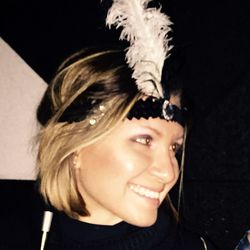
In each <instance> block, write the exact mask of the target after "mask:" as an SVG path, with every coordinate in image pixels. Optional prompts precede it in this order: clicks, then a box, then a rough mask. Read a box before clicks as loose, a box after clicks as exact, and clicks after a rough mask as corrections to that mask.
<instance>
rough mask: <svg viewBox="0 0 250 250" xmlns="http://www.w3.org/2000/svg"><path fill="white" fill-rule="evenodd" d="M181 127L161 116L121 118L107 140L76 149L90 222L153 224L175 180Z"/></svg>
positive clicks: (181, 138)
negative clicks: (122, 119)
mask: <svg viewBox="0 0 250 250" xmlns="http://www.w3.org/2000/svg"><path fill="white" fill-rule="evenodd" d="M183 133H184V131H183V128H182V126H180V125H179V124H178V123H176V122H167V121H165V120H163V119H160V118H154V119H152V118H150V119H148V120H147V119H140V120H137V119H132V120H128V119H126V120H125V121H123V122H121V123H120V124H119V125H118V126H117V127H116V129H115V130H113V131H112V132H111V133H110V134H109V135H107V136H106V137H105V138H103V139H101V140H100V141H98V142H97V143H95V144H93V145H91V146H88V147H86V148H83V149H81V150H80V151H79V152H78V158H77V167H76V179H77V185H78V188H79V191H80V193H81V195H82V197H83V199H84V201H85V203H86V207H87V210H88V211H89V213H90V216H87V217H80V218H79V219H80V220H82V221H85V222H88V223H93V224H103V225H113V224H116V223H118V222H120V221H126V222H128V223H130V224H133V225H136V226H142V227H144V226H150V225H152V224H153V223H154V222H155V221H156V218H157V210H158V207H159V205H160V204H161V203H162V201H163V200H164V198H165V197H166V195H167V193H168V192H169V190H170V189H171V188H172V187H173V185H174V184H175V183H176V181H177V179H178V175H179V167H178V163H177V160H176V157H175V154H176V150H177V149H178V148H179V147H180V146H181V145H182V143H183Z"/></svg>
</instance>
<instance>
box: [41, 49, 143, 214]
mask: <svg viewBox="0 0 250 250" xmlns="http://www.w3.org/2000/svg"><path fill="white" fill-rule="evenodd" d="M138 98H140V94H139V92H138V90H137V88H136V85H135V83H134V80H133V79H132V78H131V72H130V69H129V68H128V67H127V64H126V63H125V61H124V54H123V52H122V51H117V50H106V51H98V52H94V53H93V52H92V51H89V50H87V51H82V52H79V53H77V54H75V55H74V56H72V57H70V58H68V59H67V60H66V61H65V62H64V63H63V64H62V65H61V67H59V71H58V72H57V74H56V75H55V77H54V79H53V81H52V82H51V84H50V85H49V87H48V89H47V91H46V93H45V96H44V98H43V101H42V102H41V105H40V107H39V110H40V112H43V106H44V105H46V106H47V107H49V115H48V116H49V117H47V118H46V121H44V127H43V128H42V129H41V131H40V133H39V136H38V140H39V149H38V157H37V166H38V169H39V180H40V192H41V194H42V196H43V197H44V199H45V201H47V202H48V203H50V204H51V205H53V206H54V207H55V208H56V209H58V210H59V211H64V212H65V213H66V214H68V215H69V216H70V217H73V218H76V217H78V215H86V214H88V212H87V211H86V207H85V203H84V200H83V198H82V197H81V195H80V193H79V191H78V189H77V185H76V181H75V177H74V172H73V169H72V165H73V155H74V152H76V151H77V150H78V149H80V148H83V147H86V146H88V145H90V144H92V143H94V142H95V141H97V140H99V139H100V138H102V137H103V136H105V135H106V134H108V133H110V131H112V129H114V128H115V126H116V125H117V124H118V123H119V122H120V121H122V120H123V119H124V118H125V117H126V116H127V114H128V112H129V110H130V109H131V108H132V106H133V105H134V103H135V102H136V101H137V100H138ZM79 99H85V100H87V101H88V102H89V103H91V105H90V106H86V110H83V108H82V107H81V108H80V109H79V110H77V112H80V117H78V118H79V121H77V122H68V121H63V122H61V121H60V118H61V117H62V116H63V115H64V113H65V112H67V109H68V108H70V107H71V106H72V105H74V103H75V102H78V101H79ZM95 103H96V104H95ZM100 105H103V106H104V107H105V113H104V115H100V114H98V106H100ZM77 115H78V116H79V114H77ZM38 116H39V113H38ZM81 116H82V117H81ZM93 117H94V119H97V122H96V123H95V124H94V125H91V124H90V119H92V118H93Z"/></svg>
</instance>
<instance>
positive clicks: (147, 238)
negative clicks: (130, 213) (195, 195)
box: [0, 196, 214, 250]
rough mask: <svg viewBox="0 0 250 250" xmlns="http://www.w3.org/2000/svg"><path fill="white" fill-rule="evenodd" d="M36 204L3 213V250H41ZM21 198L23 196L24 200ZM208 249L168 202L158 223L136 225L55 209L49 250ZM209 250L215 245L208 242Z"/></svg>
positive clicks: (38, 202) (0, 249) (41, 208)
mask: <svg viewBox="0 0 250 250" xmlns="http://www.w3.org/2000/svg"><path fill="white" fill-rule="evenodd" d="M31 198H32V201H33V202H34V204H35V205H34V204H30V205H29V207H26V209H24V210H23V209H22V206H23V204H21V203H20V204H19V205H18V206H16V207H13V210H12V211H6V213H5V214H4V215H3V214H2V216H1V220H0V221H1V223H0V250H39V249H40V242H41V226H42V217H43V211H44V206H43V204H42V201H41V200H40V199H37V198H35V197H33V196H32V197H31ZM20 200H21V199H20ZM130 249H131V250H163V249H164V250H205V249H206V248H205V247H204V245H203V242H202V240H201V239H200V237H199V236H197V235H196V234H193V233H190V232H188V231H186V230H184V229H182V228H181V227H180V226H179V225H178V224H177V223H176V221H175V219H174V218H173V216H172V215H171V212H170V211H169V209H168V207H167V206H166V205H165V204H164V205H162V206H161V207H160V209H159V216H158V219H157V221H156V223H155V224H154V225H152V226H150V227H145V228H141V227H136V226H132V225H130V224H128V223H126V222H121V223H118V224H116V225H114V226H103V225H94V224H88V223H85V222H80V221H78V220H74V219H71V218H69V217H68V216H66V215H65V214H63V213H59V212H58V211H54V216H53V220H52V224H51V229H50V232H49V233H48V237H47V240H46V246H45V250H130ZM207 249H208V250H213V249H214V248H213V247H212V246H210V245H209V243H207Z"/></svg>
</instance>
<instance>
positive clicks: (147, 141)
mask: <svg viewBox="0 0 250 250" xmlns="http://www.w3.org/2000/svg"><path fill="white" fill-rule="evenodd" d="M152 140H153V139H152V137H151V136H148V135H145V136H139V137H137V138H135V142H138V143H140V144H143V145H146V146H150V145H151V143H152Z"/></svg>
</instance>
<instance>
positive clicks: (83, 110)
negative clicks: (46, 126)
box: [58, 97, 186, 127]
mask: <svg viewBox="0 0 250 250" xmlns="http://www.w3.org/2000/svg"><path fill="white" fill-rule="evenodd" d="M100 104H101V101H94V100H89V101H87V100H85V101H83V100H81V101H79V99H78V101H77V102H73V103H72V104H71V105H70V106H69V107H68V108H67V109H66V110H65V111H64V112H63V114H62V115H61V117H60V118H59V120H58V122H68V123H73V122H80V121H82V120H84V119H85V118H86V117H87V115H88V114H90V113H89V112H91V110H92V109H95V107H96V108H97V107H98V105H99V109H100V108H101V107H103V105H100ZM94 106H95V107H94ZM150 117H152V118H157V117H159V118H161V119H165V120H166V121H175V122H177V123H179V124H180V125H181V126H183V127H184V125H185V120H186V110H185V109H180V108H179V107H177V106H176V105H173V104H171V103H170V102H169V101H168V100H167V99H156V98H153V97H148V98H147V99H146V100H142V99H140V100H138V101H137V102H136V103H135V104H134V106H133V107H132V109H131V110H130V111H129V113H128V115H127V118H128V119H130V120H131V119H132V118H136V119H140V118H145V119H148V118H150Z"/></svg>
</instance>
